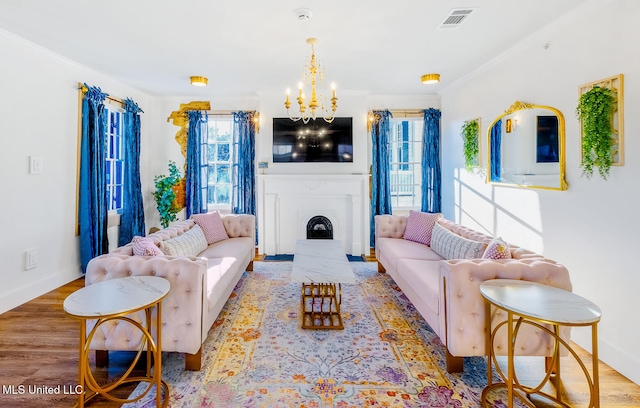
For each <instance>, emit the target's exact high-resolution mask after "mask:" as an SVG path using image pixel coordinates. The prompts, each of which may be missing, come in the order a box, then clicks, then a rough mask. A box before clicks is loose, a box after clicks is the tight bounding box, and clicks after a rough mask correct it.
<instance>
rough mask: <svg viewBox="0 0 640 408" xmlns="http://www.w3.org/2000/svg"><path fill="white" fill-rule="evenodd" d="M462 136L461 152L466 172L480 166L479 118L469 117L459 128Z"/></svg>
mask: <svg viewBox="0 0 640 408" xmlns="http://www.w3.org/2000/svg"><path fill="white" fill-rule="evenodd" d="M460 136H462V153H463V156H464V168H465V169H466V170H467V171H468V172H470V173H471V172H473V170H474V169H476V168H479V167H481V166H482V158H481V156H482V155H481V151H482V149H481V143H480V118H474V119H470V120H468V121H466V122H464V124H463V125H462V127H461V128H460Z"/></svg>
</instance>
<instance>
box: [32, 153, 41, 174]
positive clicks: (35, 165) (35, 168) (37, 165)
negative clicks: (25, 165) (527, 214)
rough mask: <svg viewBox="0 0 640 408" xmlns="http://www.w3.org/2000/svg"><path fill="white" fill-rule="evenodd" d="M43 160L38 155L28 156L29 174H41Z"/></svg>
mask: <svg viewBox="0 0 640 408" xmlns="http://www.w3.org/2000/svg"><path fill="white" fill-rule="evenodd" d="M42 167H43V160H42V157H40V156H29V174H42Z"/></svg>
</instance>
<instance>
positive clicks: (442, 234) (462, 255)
mask: <svg viewBox="0 0 640 408" xmlns="http://www.w3.org/2000/svg"><path fill="white" fill-rule="evenodd" d="M485 246H486V244H484V243H483V242H478V241H472V240H470V239H467V238H465V237H462V236H460V235H458V234H456V233H454V232H452V231H449V230H448V229H446V228H445V227H443V226H442V225H440V224H437V223H436V225H434V226H433V234H432V236H431V249H432V250H433V251H434V252H435V253H436V254H438V255H440V256H441V257H443V258H444V259H474V258H480V257H481V256H482V254H483V253H484V248H485Z"/></svg>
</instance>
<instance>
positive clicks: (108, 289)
mask: <svg viewBox="0 0 640 408" xmlns="http://www.w3.org/2000/svg"><path fill="white" fill-rule="evenodd" d="M170 286H171V284H170V283H169V281H168V280H166V279H164V278H160V277H157V276H129V277H126V278H118V279H109V280H105V281H102V282H98V283H95V284H93V285H89V286H85V287H84V288H81V289H79V290H77V291H75V292H73V293H72V294H70V295H69V296H67V298H66V299H65V300H64V311H65V312H67V313H68V314H70V315H72V316H76V317H83V318H99V317H104V316H112V315H116V314H120V313H126V312H130V311H135V310H140V309H144V308H146V307H148V306H149V305H152V304H154V303H156V302H157V301H158V300H160V299H162V298H164V297H165V296H166V295H167V293H168V292H169V288H170Z"/></svg>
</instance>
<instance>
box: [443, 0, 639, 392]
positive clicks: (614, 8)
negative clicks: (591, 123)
mask: <svg viewBox="0 0 640 408" xmlns="http://www.w3.org/2000/svg"><path fill="white" fill-rule="evenodd" d="M595 4H596V3H595V2H588V3H587V4H586V5H585V7H583V8H582V9H580V10H579V11H578V12H577V13H576V14H575V15H574V16H573V18H572V19H564V20H563V21H562V22H561V23H562V24H556V25H554V26H553V27H550V28H548V29H546V30H545V31H542V32H540V33H536V34H533V35H532V37H531V38H530V39H529V41H528V42H527V45H526V46H524V47H523V48H520V49H517V50H510V51H509V52H508V53H507V54H506V55H505V57H504V58H502V59H500V60H498V61H495V62H494V63H492V64H491V65H490V66H487V67H484V68H482V69H480V70H478V72H477V73H476V74H475V75H473V76H470V77H469V78H467V79H466V80H465V81H460V83H458V84H456V85H454V86H451V87H449V88H448V89H445V90H444V91H443V92H442V94H441V96H442V111H443V121H442V131H443V144H442V147H443V204H444V208H445V215H446V217H447V218H452V219H455V220H458V221H460V222H462V223H463V224H466V225H469V226H471V227H474V228H478V229H480V230H484V231H485V232H488V233H490V234H495V235H498V236H502V237H503V238H505V239H506V240H507V241H510V242H513V243H515V244H518V245H521V246H524V247H528V248H530V249H532V250H535V251H540V252H542V253H544V254H545V255H546V256H547V257H549V258H551V259H554V260H556V261H558V262H561V263H563V264H564V265H566V266H567V267H568V269H569V272H570V274H571V280H572V282H573V290H574V292H575V293H578V294H579V295H581V296H584V297H586V298H587V299H590V300H591V301H593V302H594V303H596V304H597V305H599V306H600V308H601V309H602V313H603V316H602V321H601V323H600V324H599V340H600V341H599V351H600V357H601V359H602V360H603V361H604V362H606V363H607V364H609V365H611V366H612V367H613V368H615V369H616V370H618V371H619V372H621V373H622V374H624V375H626V376H627V377H629V378H630V379H631V380H633V381H634V382H636V383H638V384H640V351H639V349H638V344H640V326H639V325H638V324H637V322H638V319H637V318H636V317H635V315H636V313H637V311H638V310H640V296H638V290H639V289H640V273H638V271H639V270H640V267H639V266H638V262H637V258H635V254H636V253H637V252H636V251H637V250H638V244H640V239H639V238H638V230H640V213H639V212H638V204H637V203H638V201H639V200H640V188H639V187H638V186H639V182H638V174H640V139H638V137H637V135H638V134H640V116H638V115H637V114H636V112H638V110H639V109H640V86H638V83H639V81H640V54H638V52H637V46H638V44H640V29H638V26H637V21H638V19H639V18H640V3H637V2H632V1H625V0H617V1H615V0H614V1H604V2H601V3H600V5H595ZM546 43H548V44H549V47H548V49H545V47H544V44H546ZM620 73H622V74H624V81H625V87H624V93H625V95H624V97H625V98H624V105H625V106H624V111H625V112H624V113H625V117H624V119H625V121H624V126H625V165H624V166H621V167H613V168H612V169H611V174H610V178H609V180H608V181H603V180H602V179H600V178H599V176H597V175H596V176H595V177H594V178H593V179H591V180H587V179H585V178H583V177H581V169H580V168H579V164H580V140H579V138H580V136H579V127H578V121H577V119H576V117H575V108H576V105H577V99H578V87H579V86H580V85H581V84H584V83H589V82H592V81H595V80H598V79H602V78H606V77H610V76H613V75H617V74H620ZM516 100H521V101H525V102H530V103H533V104H539V105H549V106H553V107H555V108H558V109H559V110H560V111H561V112H563V114H564V116H565V119H566V152H567V155H566V157H567V181H568V183H569V189H568V190H567V191H564V192H563V191H546V190H526V189H517V188H510V187H501V186H493V185H487V184H485V183H484V179H483V178H481V177H479V176H478V175H471V174H469V173H467V172H466V171H465V170H464V169H463V163H464V162H463V156H462V139H461V137H460V127H461V126H462V123H463V122H464V121H465V120H468V119H471V118H475V117H478V116H480V117H481V118H482V125H483V128H482V132H485V134H486V131H487V128H486V126H487V125H488V124H490V123H491V122H492V121H493V119H494V118H496V117H497V116H499V115H500V114H501V113H502V112H504V110H506V109H507V108H508V107H509V106H510V105H511V104H512V103H513V102H514V101H516ZM483 141H484V137H483ZM483 148H484V149H486V145H485V146H483ZM485 152H486V150H485ZM485 157H486V155H485ZM572 333H573V334H572V338H573V339H574V340H575V341H576V342H577V343H578V344H580V345H581V346H583V347H585V348H586V349H588V350H590V349H591V347H590V337H589V331H587V330H586V329H582V328H581V329H574V330H573V332H572Z"/></svg>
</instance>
